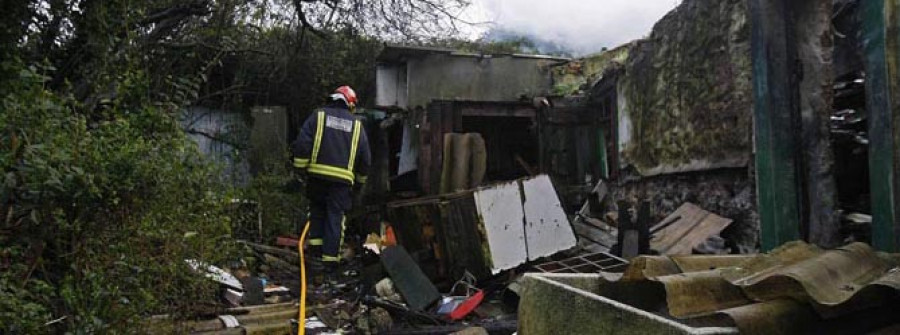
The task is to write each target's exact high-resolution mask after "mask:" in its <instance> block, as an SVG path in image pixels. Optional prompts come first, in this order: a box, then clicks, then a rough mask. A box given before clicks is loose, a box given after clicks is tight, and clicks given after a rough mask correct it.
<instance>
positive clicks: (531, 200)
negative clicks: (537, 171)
mask: <svg viewBox="0 0 900 335" xmlns="http://www.w3.org/2000/svg"><path fill="white" fill-rule="evenodd" d="M522 190H524V192H525V202H524V208H525V238H526V241H527V242H528V259H529V260H535V259H538V258H541V257H545V256H550V255H553V254H555V253H557V252H559V251H562V250H566V249H569V248H572V247H574V246H575V244H576V243H577V241H576V240H575V233H574V232H573V231H572V225H571V224H569V219H568V217H566V213H565V212H564V211H563V208H562V205H561V204H560V203H559V197H558V196H557V195H556V190H555V189H554V188H553V183H551V182H550V177H548V176H547V175H540V176H537V177H534V178H531V179H525V180H522Z"/></svg>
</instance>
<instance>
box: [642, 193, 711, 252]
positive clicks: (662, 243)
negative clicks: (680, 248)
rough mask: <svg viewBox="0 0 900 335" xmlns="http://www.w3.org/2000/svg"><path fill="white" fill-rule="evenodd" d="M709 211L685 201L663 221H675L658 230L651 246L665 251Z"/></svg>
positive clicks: (651, 241)
mask: <svg viewBox="0 0 900 335" xmlns="http://www.w3.org/2000/svg"><path fill="white" fill-rule="evenodd" d="M708 213H709V212H707V211H705V210H703V209H702V208H700V207H697V205H694V204H692V203H684V204H683V205H681V207H678V209H676V210H675V212H673V213H672V214H669V216H668V217H666V218H665V219H663V222H666V221H673V219H674V222H672V224H670V225H669V226H668V227H666V228H664V229H662V230H660V231H658V232H657V233H656V234H655V235H654V236H653V237H652V239H651V240H650V247H651V248H652V249H653V250H656V251H659V252H660V253H663V251H665V250H668V249H669V248H671V247H672V246H674V245H675V244H677V243H678V241H679V240H681V239H682V238H683V237H684V236H685V235H686V234H687V233H688V232H689V231H690V230H691V229H694V226H696V225H697V224H699V223H700V220H702V219H703V217H705V216H706V215H707V214H708Z"/></svg>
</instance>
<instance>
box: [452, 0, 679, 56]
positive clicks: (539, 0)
mask: <svg viewBox="0 0 900 335" xmlns="http://www.w3.org/2000/svg"><path fill="white" fill-rule="evenodd" d="M679 2H680V1H679V0H553V1H548V0H472V8H470V9H469V12H468V13H467V14H466V16H468V17H471V18H472V19H473V20H476V21H491V22H493V23H494V24H495V25H496V26H497V27H499V28H502V29H505V30H510V31H513V32H515V33H519V34H523V35H531V36H536V37H539V38H541V39H548V40H554V41H557V42H558V43H560V44H562V45H563V46H566V47H568V48H570V49H571V50H572V51H574V52H575V53H577V54H586V53H592V52H597V51H600V49H601V48H603V47H608V48H612V47H615V46H618V45H620V44H623V43H626V42H629V41H631V40H634V39H638V38H641V37H644V36H646V35H648V34H649V33H650V29H651V28H652V27H653V24H654V23H656V21H658V20H659V19H660V18H662V17H663V15H665V14H666V13H668V12H669V11H670V10H672V9H673V8H675V6H676V5H677V4H678V3H679ZM475 30H476V31H479V30H480V31H482V32H483V31H484V30H486V28H480V29H475Z"/></svg>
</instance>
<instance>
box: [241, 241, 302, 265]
mask: <svg viewBox="0 0 900 335" xmlns="http://www.w3.org/2000/svg"><path fill="white" fill-rule="evenodd" d="M238 242H239V243H243V244H244V245H246V246H248V247H250V248H253V249H254V250H256V251H257V252H262V253H267V254H272V255H276V256H281V257H286V258H288V259H292V260H293V259H296V260H298V261H299V259H300V253H298V252H297V251H296V250H294V251H291V250H287V249H282V248H276V247H270V246H267V245H262V244H258V243H253V242H248V241H238Z"/></svg>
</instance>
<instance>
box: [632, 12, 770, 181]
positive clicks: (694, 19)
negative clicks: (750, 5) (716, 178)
mask: <svg viewBox="0 0 900 335" xmlns="http://www.w3.org/2000/svg"><path fill="white" fill-rule="evenodd" d="M750 74H751V64H750V40H749V22H748V16H747V7H746V4H745V2H744V1H743V0H686V1H684V2H682V4H681V5H679V6H678V7H677V8H676V9H675V10H673V11H672V12H670V13H669V14H667V15H666V16H665V17H664V18H663V19H662V20H660V21H659V22H657V24H656V25H655V26H654V27H653V31H652V33H651V34H650V36H649V37H648V38H647V39H645V40H641V41H638V42H637V43H636V44H635V45H634V47H632V49H631V50H630V52H629V56H628V61H627V63H626V65H625V75H624V76H623V77H622V79H621V80H620V81H619V85H620V86H621V88H622V97H621V98H624V99H620V102H619V104H620V106H619V107H620V110H619V113H620V114H619V127H620V129H619V141H620V143H619V146H620V148H621V150H622V152H621V156H622V159H621V165H623V166H626V165H631V166H633V167H634V168H635V169H636V170H637V171H638V172H639V173H640V174H641V175H643V176H648V175H658V174H666V173H676V172H687V171H700V170H708V169H716V168H723V167H742V166H747V164H748V163H749V159H750V156H751V144H750V143H751V142H750V139H751V134H752V124H751V122H752V110H751V107H752V96H751V81H750Z"/></svg>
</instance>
